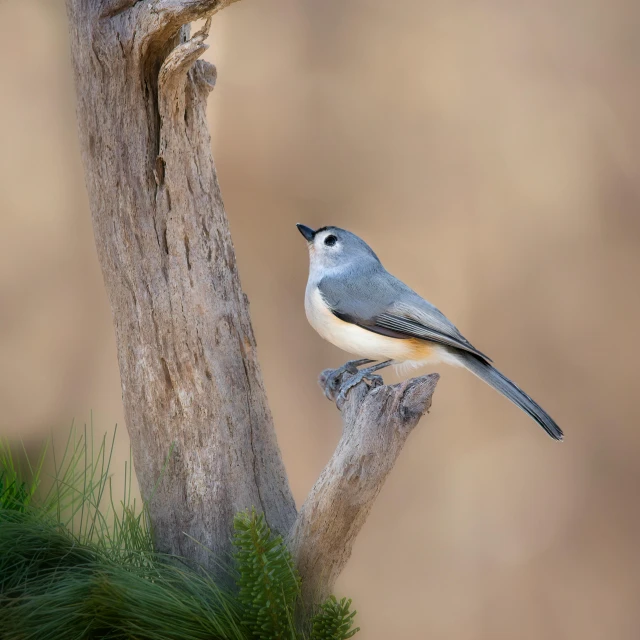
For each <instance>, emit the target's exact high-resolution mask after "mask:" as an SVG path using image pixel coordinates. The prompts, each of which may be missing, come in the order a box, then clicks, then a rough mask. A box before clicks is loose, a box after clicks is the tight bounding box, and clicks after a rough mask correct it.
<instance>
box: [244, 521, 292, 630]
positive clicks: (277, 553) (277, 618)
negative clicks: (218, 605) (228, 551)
mask: <svg viewBox="0 0 640 640" xmlns="http://www.w3.org/2000/svg"><path fill="white" fill-rule="evenodd" d="M234 531H235V535H234V538H233V543H234V546H235V548H236V552H235V554H234V557H235V559H236V562H237V571H238V579H237V583H238V586H239V587H240V592H239V594H238V599H239V601H240V602H241V603H242V605H243V607H244V615H243V621H244V624H245V626H246V627H247V628H248V629H250V630H251V632H252V637H254V638H260V639H261V640H285V639H286V640H289V639H291V638H295V631H294V625H293V622H292V620H293V614H294V609H295V605H296V600H297V599H298V595H299V594H300V578H299V577H298V574H297V572H296V571H295V569H294V567H293V562H292V560H291V554H290V553H289V550H288V549H287V547H286V545H285V543H284V541H283V540H282V537H281V536H273V535H271V531H270V530H269V527H268V526H267V523H266V522H265V519H264V516H263V515H262V514H258V513H256V510H255V509H252V510H251V511H244V512H240V513H238V514H237V515H236V517H235V520H234Z"/></svg>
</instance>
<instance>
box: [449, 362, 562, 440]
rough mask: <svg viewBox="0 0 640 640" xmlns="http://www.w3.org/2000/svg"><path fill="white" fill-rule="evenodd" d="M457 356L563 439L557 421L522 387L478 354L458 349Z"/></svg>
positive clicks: (548, 429)
mask: <svg viewBox="0 0 640 640" xmlns="http://www.w3.org/2000/svg"><path fill="white" fill-rule="evenodd" d="M455 357H456V360H457V361H458V362H459V363H460V364H461V365H462V366H463V367H465V368H466V369H468V370H469V371H471V373H473V374H474V375H476V376H478V378H480V380H483V381H484V382H486V383H487V384H488V385H489V386H491V387H493V388H494V389H495V390H496V391H499V392H500V393H501V394H502V395H503V396H505V397H506V398H508V399H509V400H511V402H513V404H515V405H516V406H518V407H520V409H522V410H523V411H524V412H525V413H528V414H529V415H530V416H531V417H532V418H533V419H534V420H535V421H536V422H537V423H538V424H539V425H540V426H541V427H542V428H543V429H544V430H545V431H546V432H547V433H548V434H549V435H550V436H551V437H552V438H553V439H554V440H562V438H563V433H562V429H560V427H559V426H558V425H557V424H556V423H555V421H554V420H553V418H552V417H551V416H550V415H549V414H548V413H547V412H546V411H545V410H544V409H543V408H542V407H541V406H540V405H539V404H538V403H537V402H535V400H532V399H531V398H530V397H529V396H528V395H527V394H526V393H525V392H524V391H523V390H522V389H520V387H518V386H517V385H516V384H514V383H513V382H511V380H509V378H507V377H506V376H504V375H502V374H501V373H500V372H499V371H498V370H497V369H496V368H495V367H492V366H491V365H490V364H489V363H487V362H485V361H484V360H482V359H481V358H479V357H478V356H475V355H473V354H472V353H468V352H465V351H459V350H457V349H456V353H455Z"/></svg>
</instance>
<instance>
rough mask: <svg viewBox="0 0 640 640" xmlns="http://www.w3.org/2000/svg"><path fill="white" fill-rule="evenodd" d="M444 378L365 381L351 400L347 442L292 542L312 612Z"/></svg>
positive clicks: (320, 481) (322, 480)
mask: <svg viewBox="0 0 640 640" xmlns="http://www.w3.org/2000/svg"><path fill="white" fill-rule="evenodd" d="M326 373H328V372H325V373H324V374H323V376H321V383H322V380H323V377H325V375H326ZM347 379H348V374H347ZM438 379H439V376H438V374H436V373H434V374H430V375H426V376H422V377H420V378H414V379H412V380H409V381H407V382H403V383H402V384H396V385H393V386H382V387H378V388H376V389H373V390H370V388H369V387H368V386H367V385H366V384H365V383H361V384H359V385H358V386H357V387H355V388H354V389H353V390H352V391H351V392H350V393H349V395H348V396H347V400H346V402H345V403H344V406H342V407H341V411H342V418H343V422H344V427H343V432H342V438H341V439H340V442H339V443H338V446H337V448H336V450H335V452H334V454H333V456H332V457H331V460H329V463H328V464H327V466H326V467H325V468H324V470H323V471H322V473H321V474H320V477H319V478H318V480H317V482H316V483H315V485H314V487H313V489H312V490H311V493H310V494H309V496H308V498H307V500H306V501H305V503H304V505H303V506H302V508H301V509H300V513H299V514H298V518H297V520H296V523H295V525H294V527H293V530H292V532H291V536H290V548H291V551H292V553H293V556H294V559H295V562H296V566H297V567H298V571H299V572H300V575H301V577H302V599H303V602H304V603H305V604H306V605H307V607H310V606H313V605H314V604H316V603H318V602H322V601H323V600H324V599H325V598H326V597H327V596H328V595H329V594H330V593H331V591H332V589H333V585H334V583H335V581H336V578H337V577H338V576H339V575H340V572H341V571H342V569H344V566H345V565H346V564H347V561H348V560H349V557H350V556H351V550H352V548H353V543H354V542H355V539H356V536H357V535H358V533H359V532H360V529H361V528H362V525H363V524H364V522H365V520H366V519H367V516H368V515H369V511H370V510H371V507H372V506H373V503H374V501H375V499H376V498H377V496H378V494H379V493H380V489H382V485H383V484H384V481H385V479H386V477H387V475H388V474H389V472H390V471H391V469H392V468H393V465H394V464H395V462H396V460H397V458H398V456H399V455H400V451H402V447H403V446H404V443H405V442H406V440H407V438H408V436H409V434H410V433H411V431H412V430H413V428H414V427H415V426H416V425H417V424H418V421H419V420H420V418H421V417H422V416H423V415H424V413H425V412H426V411H428V410H429V407H430V406H431V398H432V396H433V392H434V391H435V388H436V384H437V382H438Z"/></svg>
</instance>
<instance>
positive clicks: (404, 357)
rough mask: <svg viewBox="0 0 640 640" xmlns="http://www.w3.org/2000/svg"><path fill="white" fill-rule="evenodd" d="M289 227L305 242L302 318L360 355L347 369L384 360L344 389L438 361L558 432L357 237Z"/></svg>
mask: <svg viewBox="0 0 640 640" xmlns="http://www.w3.org/2000/svg"><path fill="white" fill-rule="evenodd" d="M297 227H298V230H299V231H300V233H301V234H302V235H303V236H304V238H305V239H306V241H307V243H308V246H309V262H310V264H309V280H308V282H307V289H306V293H305V300H304V306H305V311H306V313H307V318H308V320H309V323H310V324H311V326H312V327H313V328H314V329H315V330H316V331H317V332H318V333H319V334H320V335H321V336H322V337H323V338H324V339H325V340H328V341H329V342H331V343H332V344H334V345H336V346H337V347H340V349H343V350H344V351H347V352H349V353H353V354H355V355H358V356H361V357H363V358H365V359H363V360H358V361H352V362H350V363H347V365H345V368H347V370H351V372H352V373H354V372H355V369H354V365H361V364H367V363H371V362H373V361H375V360H383V361H384V362H381V363H378V364H376V365H374V366H371V367H368V368H366V369H361V370H360V371H359V372H358V373H357V375H355V376H354V378H352V379H351V380H350V381H349V383H348V386H347V387H346V390H348V389H349V388H352V387H353V386H355V384H357V383H358V382H360V381H361V380H362V379H364V378H370V377H371V374H372V373H373V372H374V371H377V370H378V369H381V368H383V367H385V366H388V365H390V364H400V363H409V364H415V365H416V366H420V365H423V364H430V363H436V362H445V363H446V364H451V365H455V366H462V367H465V368H466V369H468V370H469V371H471V373H473V374H475V375H476V376H478V377H479V378H480V379H481V380H484V382H486V383H487V384H489V385H490V386H492V387H493V388H494V389H495V390H496V391H499V392H500V393H501V394H502V395H504V396H505V397H507V398H508V399H509V400H511V402H513V403H514V404H516V405H517V406H518V407H520V408H521V409H522V410H523V411H525V412H526V413H528V414H529V415H530V416H531V417H532V418H533V419H534V420H535V421H536V422H537V423H538V424H539V425H540V426H541V427H542V428H543V429H544V430H545V431H546V432H547V433H548V434H549V435H550V436H551V437H552V438H554V439H555V440H562V430H561V429H560V427H559V426H558V425H557V424H556V423H555V422H554V421H553V419H552V418H551V416H549V414H547V413H546V412H545V411H544V410H543V409H542V407H540V406H539V405H538V404H537V403H536V402H535V401H534V400H532V399H531V398H530V397H529V396H528V395H527V394H526V393H524V391H522V390H521V389H520V388H519V387H517V386H516V385H515V384H514V383H513V382H511V380H509V379H508V378H507V377H505V376H504V375H502V374H501V373H500V372H499V371H498V370H497V369H496V368H494V367H492V366H491V364H490V362H491V360H490V359H489V358H488V357H487V356H485V355H484V354H483V353H481V352H480V351H478V350H477V349H476V348H475V347H474V346H472V345H471V344H470V343H469V342H468V341H467V340H466V339H465V338H464V337H463V336H462V334H461V333H460V332H459V331H458V330H457V329H456V327H455V326H454V325H453V324H452V323H451V322H449V320H447V318H446V317H445V316H444V315H443V314H442V313H441V312H440V311H439V310H438V309H436V308H435V307H434V306H433V305H432V304H431V303H429V302H427V301H426V300H424V298H421V297H420V296H419V295H418V294H417V293H415V291H413V290H412V289H410V288H409V287H407V285H405V284H404V283H403V282H400V280H398V279H397V278H395V277H394V276H392V275H391V274H390V273H389V272H388V271H387V270H386V269H385V268H384V267H383V266H382V263H381V262H380V260H379V259H378V256H376V254H375V253H374V252H373V251H372V249H371V248H370V247H369V245H368V244H367V243H366V242H364V240H361V239H360V238H358V236H356V235H355V234H353V233H350V232H349V231H345V230H344V229H339V228H338V227H322V229H318V230H317V231H314V230H313V229H311V228H310V227H307V226H305V225H303V224H298V225H297ZM344 392H345V388H343V393H344Z"/></svg>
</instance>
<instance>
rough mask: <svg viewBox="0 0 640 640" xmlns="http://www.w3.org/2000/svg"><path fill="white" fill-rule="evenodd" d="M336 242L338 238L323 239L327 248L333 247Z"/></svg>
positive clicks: (328, 237)
mask: <svg viewBox="0 0 640 640" xmlns="http://www.w3.org/2000/svg"><path fill="white" fill-rule="evenodd" d="M336 242H338V238H336V237H335V236H327V237H326V238H325V239H324V243H325V244H326V245H327V246H328V247H333V245H334V244H335V243H336Z"/></svg>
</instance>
